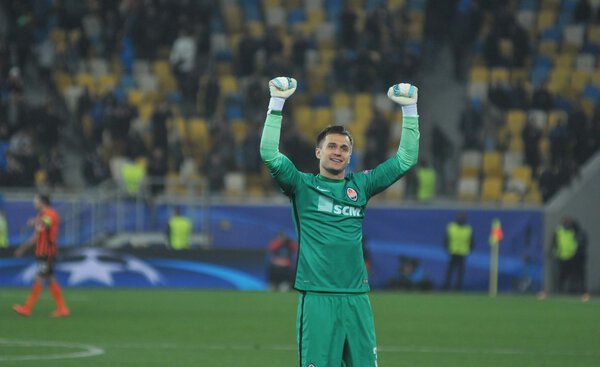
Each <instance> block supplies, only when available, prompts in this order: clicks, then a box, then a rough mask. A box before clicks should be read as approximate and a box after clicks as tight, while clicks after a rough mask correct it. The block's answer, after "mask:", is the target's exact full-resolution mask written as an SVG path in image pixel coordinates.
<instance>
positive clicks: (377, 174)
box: [367, 116, 420, 197]
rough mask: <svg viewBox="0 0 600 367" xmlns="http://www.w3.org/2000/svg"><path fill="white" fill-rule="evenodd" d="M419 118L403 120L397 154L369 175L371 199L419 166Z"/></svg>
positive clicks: (412, 117)
mask: <svg viewBox="0 0 600 367" xmlns="http://www.w3.org/2000/svg"><path fill="white" fill-rule="evenodd" d="M419 138H420V133H419V118H418V117H417V116H405V117H403V118H402V136H401V138H400V146H399V147H398V151H397V152H396V154H395V155H394V156H393V157H391V158H389V159H388V160H386V161H385V162H383V163H381V164H380V165H379V166H377V167H376V168H375V169H373V170H372V171H370V172H369V173H368V175H367V182H368V186H367V187H368V194H369V197H370V196H373V195H375V194H378V193H380V192H381V191H383V190H385V189H386V188H388V187H389V186H390V185H392V184H393V183H394V182H396V181H398V180H399V179H400V178H401V177H402V176H403V175H404V174H405V173H406V172H408V171H409V170H410V169H411V168H412V167H414V166H415V165H416V164H417V160H418V158H419Z"/></svg>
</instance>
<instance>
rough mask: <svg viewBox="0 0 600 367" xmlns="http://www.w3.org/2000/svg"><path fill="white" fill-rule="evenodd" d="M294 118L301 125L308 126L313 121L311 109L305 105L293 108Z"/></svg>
mask: <svg viewBox="0 0 600 367" xmlns="http://www.w3.org/2000/svg"><path fill="white" fill-rule="evenodd" d="M293 113H294V118H295V119H296V122H298V124H301V125H307V124H310V123H311V122H312V120H313V113H312V108H310V107H309V106H306V105H299V106H297V107H296V108H294V112H293Z"/></svg>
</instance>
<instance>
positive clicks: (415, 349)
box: [104, 343, 600, 356]
mask: <svg viewBox="0 0 600 367" xmlns="http://www.w3.org/2000/svg"><path fill="white" fill-rule="evenodd" d="M104 347H105V348H106V349H113V348H114V349H186V350H193V349H196V350H239V351H248V350H268V351H296V350H297V347H296V346H295V345H281V344H272V345H260V344H186V345H182V344H169V343H157V344H152V343H128V344H123V343H119V344H114V345H107V344H105V345H104ZM377 350H378V351H379V352H382V353H428V354H473V355H474V354H483V355H533V356H539V355H550V356H597V355H600V351H590V350H584V351H579V352H577V351H572V350H568V351H567V350H564V351H561V350H530V349H512V348H484V347H482V348H473V347H455V348H453V347H435V346H379V347H377Z"/></svg>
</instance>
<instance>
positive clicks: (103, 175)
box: [83, 146, 110, 186]
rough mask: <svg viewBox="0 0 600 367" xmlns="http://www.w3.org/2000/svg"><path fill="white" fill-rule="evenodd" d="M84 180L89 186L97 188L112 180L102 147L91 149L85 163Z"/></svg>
mask: <svg viewBox="0 0 600 367" xmlns="http://www.w3.org/2000/svg"><path fill="white" fill-rule="evenodd" d="M83 178H84V179H85V182H86V184H87V185H88V186H96V185H98V184H99V183H101V182H103V181H104V180H106V179H108V178H110V170H109V168H108V165H107V164H106V160H105V158H104V157H103V154H102V147H100V146H98V147H96V148H93V149H91V150H90V151H89V152H88V153H87V154H86V155H85V158H84V161H83Z"/></svg>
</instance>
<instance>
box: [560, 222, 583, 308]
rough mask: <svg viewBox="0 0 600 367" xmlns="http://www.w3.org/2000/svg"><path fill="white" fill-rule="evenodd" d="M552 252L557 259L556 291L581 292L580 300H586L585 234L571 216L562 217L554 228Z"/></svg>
mask: <svg viewBox="0 0 600 367" xmlns="http://www.w3.org/2000/svg"><path fill="white" fill-rule="evenodd" d="M552 253H553V255H554V257H555V258H556V259H557V260H558V274H559V275H558V291H559V292H561V293H578V294H582V300H583V301H588V300H589V298H590V295H589V292H588V290H587V285H586V275H585V268H586V261H587V235H586V233H585V231H584V230H583V229H582V228H581V226H580V225H579V223H578V222H577V221H576V220H574V219H573V218H571V217H565V218H563V220H562V223H561V224H559V225H558V227H557V228H556V231H555V233H554V237H553V241H552Z"/></svg>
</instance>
